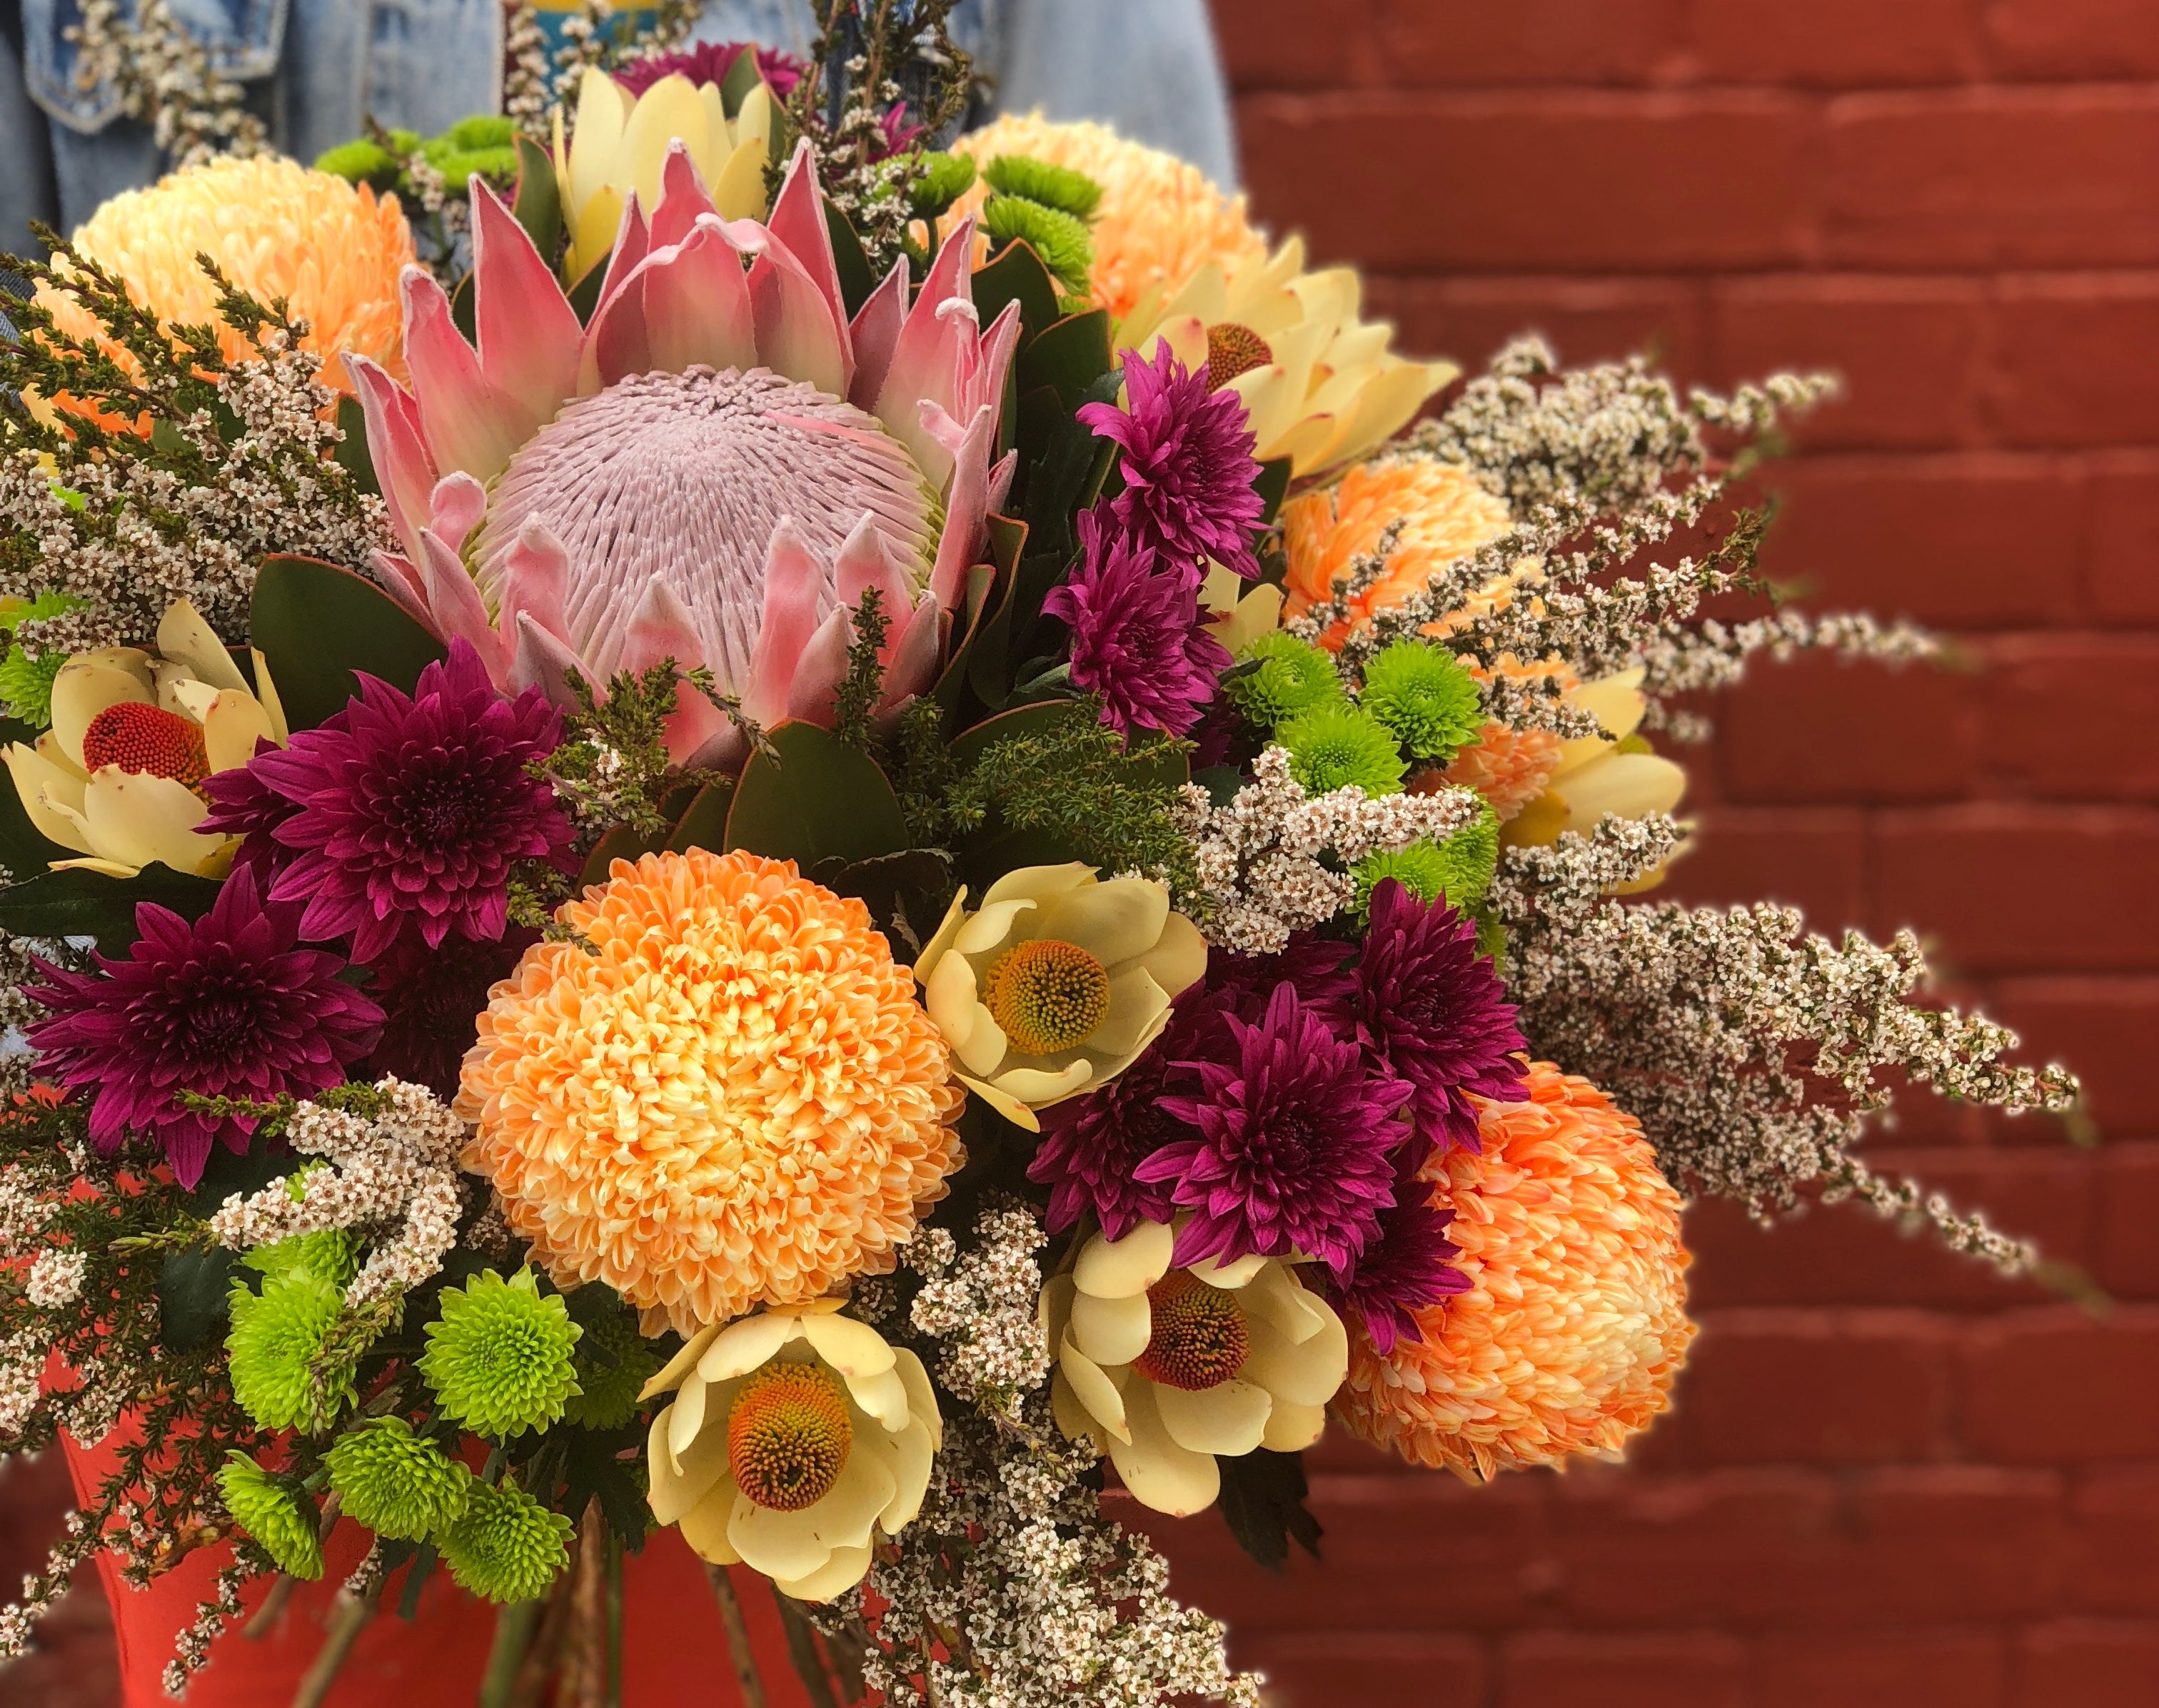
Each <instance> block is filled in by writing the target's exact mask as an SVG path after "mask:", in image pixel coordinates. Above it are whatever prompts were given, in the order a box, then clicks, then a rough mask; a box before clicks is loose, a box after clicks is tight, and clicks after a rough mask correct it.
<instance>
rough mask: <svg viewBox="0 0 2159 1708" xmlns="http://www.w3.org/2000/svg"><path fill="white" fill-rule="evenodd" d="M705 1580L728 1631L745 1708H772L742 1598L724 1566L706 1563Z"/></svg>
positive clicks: (728, 1646) (729, 1648) (736, 1675)
mask: <svg viewBox="0 0 2159 1708" xmlns="http://www.w3.org/2000/svg"><path fill="white" fill-rule="evenodd" d="M705 1576H707V1577H708V1578H710V1579H711V1580H712V1597H713V1599H714V1600H716V1601H717V1602H719V1604H720V1623H721V1624H722V1625H724V1626H725V1627H726V1628H727V1654H728V1656H729V1657H730V1658H731V1659H733V1662H734V1664H735V1682H736V1683H737V1684H738V1685H741V1686H742V1698H743V1708H769V1704H770V1698H769V1697H768V1696H767V1695H765V1690H764V1675H763V1674H760V1673H759V1672H758V1669H757V1656H756V1654H754V1653H753V1652H752V1650H751V1648H750V1646H749V1622H748V1620H747V1619H745V1618H743V1604H742V1597H740V1596H738V1595H737V1594H736V1593H735V1585H734V1580H733V1578H731V1577H729V1576H727V1567H726V1566H714V1565H712V1563H711V1562H710V1561H707V1563H706V1566H705Z"/></svg>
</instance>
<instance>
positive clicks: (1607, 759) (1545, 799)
mask: <svg viewBox="0 0 2159 1708" xmlns="http://www.w3.org/2000/svg"><path fill="white" fill-rule="evenodd" d="M1642 675H1643V673H1642V671H1641V670H1639V669H1636V670H1622V671H1620V672H1619V673H1618V675H1610V676H1602V677H1599V678H1598V679H1597V681H1593V682H1585V683H1583V684H1582V686H1579V687H1576V688H1570V689H1568V690H1567V691H1566V696H1565V697H1566V702H1567V704H1569V705H1570V706H1579V707H1581V708H1582V710H1584V711H1587V712H1594V713H1595V714H1596V715H1597V722H1599V723H1600V724H1602V726H1603V727H1604V730H1605V733H1604V734H1602V735H1592V736H1582V737H1580V738H1577V739H1575V740H1572V741H1566V742H1562V743H1560V753H1559V765H1558V768H1557V769H1556V770H1554V771H1553V773H1552V774H1551V779H1550V780H1549V781H1547V782H1546V784H1545V789H1544V793H1543V794H1540V795H1539V796H1538V797H1537V798H1536V799H1535V800H1532V801H1531V802H1530V804H1529V805H1527V806H1525V807H1524V808H1523V809H1522V810H1521V812H1520V814H1519V815H1516V816H1515V817H1514V818H1513V819H1511V820H1509V821H1508V823H1507V825H1506V826H1505V827H1504V830H1503V831H1502V832H1501V835H1502V837H1503V839H1504V841H1507V842H1508V843H1509V844H1510V845H1513V844H1522V845H1531V846H1535V845H1542V844H1547V843H1551V842H1556V841H1558V840H1559V837H1560V833H1561V831H1580V832H1581V833H1582V835H1584V836H1587V835H1588V834H1589V832H1590V831H1593V830H1595V829H1596V828H1597V825H1598V824H1599V823H1600V822H1601V821H1602V820H1604V819H1607V818H1621V819H1641V818H1647V817H1649V815H1651V814H1653V813H1668V812H1670V811H1671V810H1672V809H1673V808H1674V807H1675V806H1677V805H1679V804H1680V796H1682V795H1683V794H1685V793H1686V773H1685V771H1683V770H1681V769H1680V768H1679V767H1678V766H1677V765H1675V764H1674V763H1672V762H1671V761H1670V759H1667V758H1663V757H1662V756H1661V755H1659V754H1656V753H1650V752H1649V751H1648V750H1647V746H1646V744H1645V743H1642V742H1640V741H1639V740H1638V739H1635V738H1634V737H1635V732H1636V731H1637V730H1638V729H1639V728H1640V727H1641V723H1642V717H1643V714H1644V712H1646V711H1647V710H1648V707H1649V701H1647V699H1646V698H1645V697H1644V695H1643V693H1642ZM1663 877H1664V868H1663V867H1659V868H1658V869H1657V870H1656V871H1655V872H1651V873H1649V874H1648V875H1647V876H1646V877H1642V878H1639V879H1637V880H1636V881H1635V882H1633V883H1632V884H1629V885H1628V886H1627V887H1626V888H1627V890H1628V891H1629V892H1632V891H1635V890H1643V889H1650V888H1654V887H1655V886H1656V885H1657V884H1658V883H1659V882H1662V881H1663Z"/></svg>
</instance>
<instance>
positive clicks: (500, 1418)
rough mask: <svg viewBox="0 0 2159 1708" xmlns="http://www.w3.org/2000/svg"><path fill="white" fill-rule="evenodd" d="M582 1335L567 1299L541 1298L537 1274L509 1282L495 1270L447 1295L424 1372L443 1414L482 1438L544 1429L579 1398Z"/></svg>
mask: <svg viewBox="0 0 2159 1708" xmlns="http://www.w3.org/2000/svg"><path fill="white" fill-rule="evenodd" d="M578 1333H579V1330H578V1328H577V1324H576V1323H574V1322H572V1321H571V1320H570V1312H569V1307H567V1306H566V1305H565V1304H564V1303H563V1302H562V1296H561V1295H560V1294H557V1293H546V1294H543V1293H541V1291H540V1286H539V1281H538V1279H537V1278H536V1276H534V1274H533V1272H532V1271H531V1269H529V1268H526V1269H520V1271H518V1272H517V1273H516V1275H515V1276H512V1277H511V1278H510V1280H508V1281H505V1280H504V1279H503V1278H502V1277H501V1276H499V1275H497V1274H496V1273H495V1272H494V1271H493V1270H489V1271H486V1272H485V1273H484V1274H482V1275H479V1276H476V1277H474V1279H473V1280H472V1281H469V1282H467V1283H466V1284H465V1285H464V1286H462V1287H445V1288H444V1289H443V1299H442V1316H441V1317H440V1318H439V1319H438V1320H437V1321H436V1322H430V1323H429V1324H428V1325H427V1351H426V1352H425V1353H422V1354H421V1357H420V1371H421V1374H422V1375H424V1376H426V1377H427V1385H428V1386H429V1387H431V1388H432V1389H433V1390H435V1397H436V1398H437V1400H440V1401H441V1402H442V1406H443V1411H444V1412H446V1413H447V1414H448V1416H451V1417H453V1418H454V1419H456V1421H458V1422H459V1423H461V1424H463V1425H464V1426H465V1427H466V1428H468V1429H469V1430H472V1431H474V1432H475V1433H477V1434H479V1435H484V1436H495V1437H496V1438H498V1439H500V1438H501V1437H504V1436H514V1435H519V1434H521V1433H522V1432H523V1431H526V1430H528V1429H544V1428H545V1427H546V1426H547V1425H549V1424H551V1423H552V1422H554V1421H555V1420H556V1419H557V1418H558V1417H560V1416H562V1406H563V1404H564V1402H565V1401H567V1400H568V1399H569V1397H570V1396H571V1395H572V1394H574V1393H576V1392H577V1370H576V1367H575V1366H574V1365H573V1364H572V1362H571V1350H572V1348H574V1347H575V1346H576V1345H577V1335H578Z"/></svg>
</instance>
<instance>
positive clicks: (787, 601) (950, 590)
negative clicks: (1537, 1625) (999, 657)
mask: <svg viewBox="0 0 2159 1708" xmlns="http://www.w3.org/2000/svg"><path fill="white" fill-rule="evenodd" d="M472 196H473V213H474V243H473V252H474V312H475V323H476V326H477V329H478V332H479V349H478V350H477V351H475V350H474V348H473V346H472V345H471V344H468V343H467V342H466V341H465V339H464V337H463V334H460V333H459V332H458V330H457V329H456V327H455V326H454V325H453V323H452V321H451V318H450V303H449V299H448V298H447V297H446V296H444V295H443V291H442V288H441V287H440V286H438V285H437V283H436V282H434V280H433V278H432V277H431V276H430V275H429V274H428V273H427V272H425V271H424V270H423V269H421V268H418V267H408V268H407V269H406V272H405V273H404V276H403V279H402V281H401V286H402V292H403V298H404V308H405V352H406V363H407V365H408V366H409V368H410V370H411V372H412V387H411V390H410V391H406V390H405V389H404V388H402V387H401V386H398V385H397V384H396V382H395V381H393V380H391V378H390V377H389V376H388V375H386V374H385V373H384V372H383V371H382V370H381V369H380V368H378V367H375V366H374V365H371V364H369V363H367V362H365V361H363V360H359V359H356V358H355V359H354V363H353V366H354V370H355V381H356V384H357V386H358V388H359V391H360V401H361V403H362V405H363V406H364V407H365V410H366V413H367V439H368V447H369V449H370V452H371V453H372V454H373V457H374V459H375V471H376V473H377V474H378V476H379V477H380V479H381V484H382V491H383V496H384V498H385V499H386V501H387V502H388V505H389V507H390V514H391V523H392V525H394V527H395V528H396V532H397V536H398V539H399V540H400V541H401V543H402V544H403V546H404V548H405V550H404V553H403V555H401V556H393V555H391V554H390V553H387V552H385V553H381V554H379V555H378V556H377V559H376V566H375V567H376V572H377V574H378V575H380V576H381V578H382V580H383V581H384V582H385V583H386V585H387V586H388V587H390V589H391V592H393V593H396V595H397V596H398V597H399V598H401V599H403V600H404V601H405V602H406V603H407V604H408V605H410V606H411V607H412V609H413V610H414V612H415V613H417V614H418V615H419V616H420V617H421V619H422V620H423V621H424V622H426V623H427V624H428V625H429V626H430V627H431V628H432V629H434V630H435V631H436V632H437V634H441V635H442V636H443V638H445V639H464V640H466V641H469V642H470V643H471V644H472V646H473V647H474V650H476V651H477V652H478V653H479V655H480V658H481V660H483V661H484V663H485V665H486V666H487V670H488V674H489V677H490V678H491V679H492V680H493V681H494V683H495V684H496V686H499V687H502V688H505V689H510V690H517V689H522V688H525V687H527V686H540V687H541V688H543V689H545V690H546V691H547V692H548V693H549V694H550V695H551V696H553V697H555V698H557V700H558V701H565V702H566V701H567V691H566V688H565V684H566V682H567V680H568V677H569V674H570V672H572V671H573V670H574V671H577V672H578V673H580V674H582V675H583V676H584V677H585V678H586V680H587V681H589V682H591V683H592V684H593V686H594V687H595V688H598V689H601V690H604V688H605V686H606V684H607V682H608V681H609V680H610V679H611V678H612V677H613V676H614V675H615V674H616V673H617V672H619V671H622V670H645V669H648V668H650V666H652V665H655V664H657V663H659V662H660V660H662V659H665V658H672V659H674V660H676V663H677V664H679V665H683V666H685V667H688V666H691V665H708V666H710V667H711V669H712V672H713V675H715V677H716V678H717V681H718V683H719V686H720V687H721V688H722V690H723V691H727V692H728V693H732V694H733V695H735V696H738V697H739V699H740V700H741V702H742V706H743V711H744V712H746V713H747V714H748V717H751V718H753V719H754V720H755V721H757V722H760V723H769V722H776V721H778V720H779V719H780V718H783V717H797V718H808V719H810V720H812V721H815V722H829V721H830V719H831V708H832V699H833V691H834V690H835V688H836V686H837V685H838V683H839V681H840V678H841V675H842V673H843V671H844V670H845V667H846V663H847V646H848V643H849V641H850V639H852V627H851V624H850V619H849V613H850V612H851V611H852V610H853V609H854V608H857V606H858V604H859V603H860V601H861V598H862V593H863V592H864V590H865V589H867V588H869V587H876V588H878V590H879V593H880V597H881V601H882V608H883V613H884V615H885V616H886V618H887V619H889V622H890V627H889V629H888V631H887V639H886V646H885V650H884V656H883V664H884V666H885V693H886V700H887V703H888V704H893V703H896V702H897V701H899V700H901V699H903V698H904V697H905V696H908V695H909V694H912V693H915V692H918V691H920V690H921V689H922V688H923V687H924V686H927V684H928V682H929V680H930V677H931V675H932V673H933V672H934V671H935V668H936V665H937V659H938V655H939V651H940V646H941V644H942V640H943V634H944V618H945V613H949V612H950V611H951V610H952V609H953V608H954V606H955V603H956V600H957V598H958V595H959V593H960V588H961V587H962V585H963V584H964V582H965V578H966V571H967V568H968V566H969V565H971V563H973V562H975V560H976V556H977V555H978V554H979V552H980V551H981V548H982V545H983V540H984V533H985V529H984V519H985V517H986V515H987V513H988V512H989V511H990V510H992V509H994V508H995V507H996V506H997V505H998V504H1000V503H1001V502H1002V500H1003V497H1004V494H1005V491H1006V489H1007V487H1008V486H1009V484H1010V483H1011V479H1012V459H1011V458H1010V457H1009V456H1007V458H1004V459H1003V460H1002V461H1000V462H997V463H996V464H995V466H994V467H993V466H992V456H993V452H994V449H995V447H996V443H997V411H998V406H999V404H1000V402H1001V401H1002V398H1003V396H1004V384H1005V370H1006V368H1007V366H1008V365H1009V364H1010V362H1011V360H1012V348H1013V344H1014V343H1015V342H1016V340H1017V337H1018V330H1019V323H1018V318H1017V305H1016V304H1015V305H1012V306H1011V307H1008V308H1007V310H1006V311H1005V313H1002V314H1001V315H1000V316H998V318H997V321H996V323H994V324H992V325H991V327H990V328H989V329H987V330H986V331H985V330H983V329H982V328H981V323H980V319H979V317H978V316H977V315H976V313H975V308H974V303H973V300H972V298H971V293H970V288H969V277H968V259H969V256H970V255H971V250H972V244H971V241H970V240H971V232H968V231H960V232H957V233H955V234H954V235H953V236H952V237H951V238H950V240H949V241H947V242H946V243H945V246H944V247H943V248H942V249H941V250H940V251H939V253H938V256H937V259H936V261H935V262H934V263H933V264H932V265H931V267H930V269H929V276H928V277H926V278H925V279H924V281H923V284H922V287H921V289H920V290H919V291H918V292H914V297H913V301H912V303H911V305H910V303H909V288H908V286H909V279H908V267H907V262H906V261H905V260H904V259H903V260H902V261H900V262H899V264H898V266H897V267H894V268H893V271H892V272H891V273H890V274H889V275H888V276H887V277H886V278H885V280H884V282H883V284H881V285H880V286H879V287H878V288H877V290H876V291H875V292H872V295H871V296H870V298H869V299H868V301H867V302H866V303H864V304H863V305H862V310H861V312H860V313H857V315H856V316H855V317H854V318H853V320H852V323H851V322H850V321H849V320H848V318H847V314H846V311H845V308H844V306H843V298H842V297H841V289H840V282H839V275H838V272H837V271H836V268H835V267H834V264H833V258H832V246H831V236H830V235H829V234H828V232H827V231H826V225H825V215H824V210H823V208H822V206H821V204H820V201H819V199H818V194H817V184H816V175H815V172H814V171H813V170H812V169H811V168H810V163H809V158H808V155H807V153H806V151H805V150H798V151H797V153H796V154H795V158H794V160H793V161H792V162H791V163H790V165H789V167H788V169H787V176H786V179H785V181H784V184H782V186H781V189H780V192H779V199H778V200H777V201H776V202H775V203H774V207H773V212H772V218H771V221H770V223H769V225H760V224H758V222H757V221H755V220H733V221H729V220H722V219H721V218H720V216H719V215H718V213H717V211H716V210H715V209H714V207H713V205H712V199H711V198H710V196H708V195H707V194H706V191H705V187H704V185H703V184H702V183H700V182H699V181H698V179H697V173H696V168H695V167H694V166H692V165H691V162H690V158H689V156H688V154H687V153H686V151H685V150H684V149H683V148H682V147H681V144H679V143H678V144H676V146H675V147H674V148H672V149H671V150H670V153H669V155H668V158H667V163H666V166H665V170H664V173H663V174H662V179H661V188H660V198H659V204H658V205H657V206H656V207H655V208H654V209H653V210H651V211H650V215H648V214H647V213H646V211H645V210H644V209H642V208H640V207H639V205H638V203H637V201H636V200H635V199H634V198H633V199H631V200H630V202H629V204H628V206H627V207H626V208H625V209H624V214H623V220H622V225H621V229H620V231H619V234H618V235H617V236H616V239H615V246H614V254H613V256H611V257H610V259H609V260H608V272H607V277H606V280H605V282H604V284H603V287H602V288H601V292H600V297H599V303H598V308H596V309H595V310H594V311H593V317H592V321H591V323H590V325H588V326H582V327H581V326H580V325H579V324H578V323H577V315H576V313H574V312H573V311H572V308H571V307H570V304H569V302H568V300H567V298H565V297H564V295H563V294H562V288H561V287H560V286H559V285H558V284H557V282H556V280H555V276H554V273H553V271H552V269H551V268H550V267H549V266H548V265H547V263H546V261H545V260H544V259H542V258H541V256H540V254H539V252H538V251H537V250H536V249H535V248H534V247H533V245H532V242H531V239H530V238H528V237H527V236H526V234H525V231H524V229H523V228H522V227H521V226H520V225H518V223H517V221H516V220H515V219H514V218H513V217H512V216H511V215H510V212H509V210H507V209H506V208H505V207H504V206H503V204H502V203H501V202H500V200H498V199H496V197H495V196H494V194H492V193H491V192H490V191H489V189H488V188H487V186H486V185H485V184H484V183H482V182H480V181H479V180H477V179H475V180H474V184H473V190H472ZM745 261H747V262H748V266H747V267H745V266H744V262H745ZM668 744H669V747H670V750H671V751H672V752H673V753H674V754H675V756H676V758H679V759H683V760H695V761H696V763H701V764H715V765H725V764H729V763H733V762H734V761H736V760H738V758H741V757H742V755H743V744H742V738H741V737H740V736H739V735H738V732H736V729H735V727H734V726H733V723H732V722H731V721H730V720H729V718H728V717H727V715H726V714H725V713H724V712H722V711H720V710H719V709H718V708H717V707H716V706H712V705H711V704H709V703H708V702H707V701H706V700H705V699H704V698H703V696H695V695H687V694H686V695H685V696H683V700H682V702H681V709H680V710H679V711H678V712H677V713H676V718H675V722H674V723H673V725H672V726H671V727H670V730H669V735H668Z"/></svg>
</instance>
